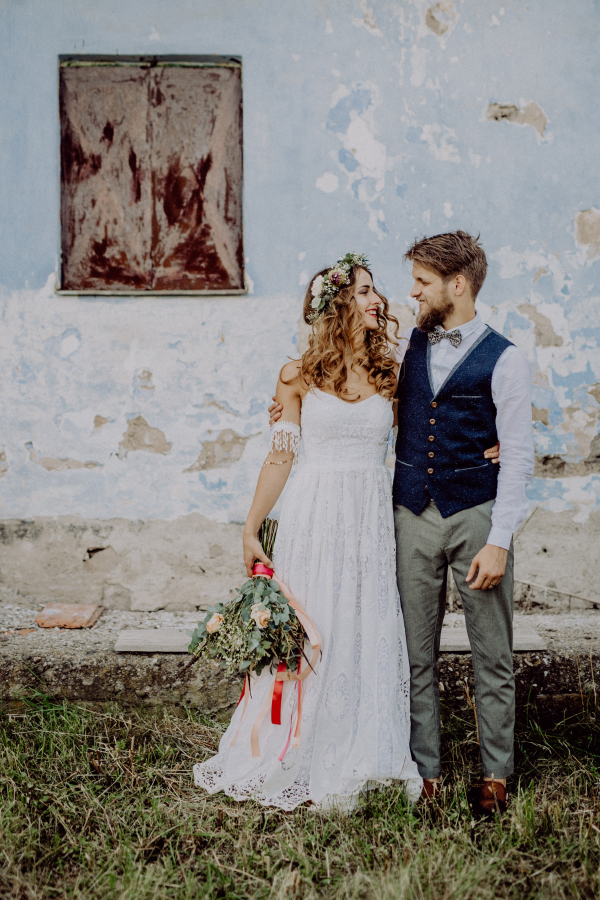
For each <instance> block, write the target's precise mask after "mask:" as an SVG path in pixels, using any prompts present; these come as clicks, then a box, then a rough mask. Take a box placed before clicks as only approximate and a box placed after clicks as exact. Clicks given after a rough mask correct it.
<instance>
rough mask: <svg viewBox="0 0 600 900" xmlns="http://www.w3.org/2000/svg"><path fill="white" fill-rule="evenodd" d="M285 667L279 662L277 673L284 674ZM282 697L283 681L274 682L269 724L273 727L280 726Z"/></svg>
mask: <svg viewBox="0 0 600 900" xmlns="http://www.w3.org/2000/svg"><path fill="white" fill-rule="evenodd" d="M285 670H286V665H285V663H284V662H280V663H279V665H278V666H277V672H285ZM282 696H283V681H277V680H276V681H275V687H274V689H273V700H272V702H271V722H272V723H273V725H281V698H282Z"/></svg>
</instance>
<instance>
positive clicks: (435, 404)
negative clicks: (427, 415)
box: [431, 400, 437, 409]
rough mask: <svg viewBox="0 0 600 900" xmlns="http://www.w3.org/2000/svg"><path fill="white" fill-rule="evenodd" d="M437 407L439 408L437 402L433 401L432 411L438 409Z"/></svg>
mask: <svg viewBox="0 0 600 900" xmlns="http://www.w3.org/2000/svg"><path fill="white" fill-rule="evenodd" d="M436 407H437V403H436V401H435V400H432V402H431V408H432V409H436Z"/></svg>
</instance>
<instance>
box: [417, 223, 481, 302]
mask: <svg viewBox="0 0 600 900" xmlns="http://www.w3.org/2000/svg"><path fill="white" fill-rule="evenodd" d="M404 259H406V260H409V261H410V262H412V263H418V264H419V265H421V266H423V267H424V268H425V269H429V270H430V271H431V272H435V274H436V275H439V276H440V278H443V279H444V280H449V279H450V278H454V277H455V276H456V275H464V277H465V278H466V279H467V281H468V282H469V286H470V288H471V296H472V297H473V300H475V298H476V297H477V294H478V293H479V291H480V290H481V286H482V284H483V282H484V281H485V276H486V274H487V259H486V256H485V251H484V249H483V247H482V246H481V244H480V243H479V235H477V237H472V236H471V235H470V234H467V232H466V231H449V232H447V233H446V234H434V235H433V237H423V238H419V239H418V240H416V241H415V242H414V244H412V245H411V246H410V247H409V248H408V250H407V251H406V253H405V254H404Z"/></svg>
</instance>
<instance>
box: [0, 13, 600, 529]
mask: <svg viewBox="0 0 600 900" xmlns="http://www.w3.org/2000/svg"><path fill="white" fill-rule="evenodd" d="M599 26H600V7H599V6H598V4H597V3H596V2H594V0H580V2H578V3H576V4H567V3H564V2H561V0H529V2H504V5H503V6H500V4H499V3H496V2H491V0H463V2H460V0H454V2H451V0H442V2H440V3H437V4H431V3H421V2H416V0H415V2H391V0H366V2H365V0H363V2H358V0H356V2H355V0H319V2H317V0H313V2H309V0H307V2H305V3H297V2H293V0H283V2H282V0H218V2H217V0H214V2H209V0H193V2H191V0H170V2H169V3H164V2H160V0H120V2H114V0H103V2H102V3H97V2H92V0H77V2H74V0H60V2H57V3H48V2H44V0H5V2H4V3H2V4H0V46H1V51H2V52H1V54H0V57H1V63H0V66H1V70H0V71H1V79H2V82H1V83H2V91H1V92H0V185H1V197H2V204H1V208H0V227H1V231H0V242H1V243H0V246H1V248H2V251H1V253H0V292H1V293H0V300H1V305H0V309H1V315H2V319H1V322H2V327H1V333H0V347H1V350H2V360H3V367H2V371H3V380H2V399H1V401H0V402H1V408H2V420H1V426H0V445H1V447H2V449H3V453H4V458H2V459H0V471H1V472H2V473H3V477H2V479H1V480H0V503H1V505H2V510H3V513H2V514H3V516H5V517H14V516H38V515H59V514H72V513H77V514H80V515H82V516H84V517H100V518H105V517H110V516H125V517H128V518H149V517H157V518H171V517H175V516H180V515H184V514H186V513H188V512H192V511H199V512H202V513H203V514H205V515H207V516H210V517H214V518H218V519H221V520H222V521H228V520H237V521H239V520H242V519H243V517H244V515H245V511H246V509H247V505H248V502H249V498H250V495H251V492H252V490H253V485H254V481H255V478H256V474H257V471H258V466H259V465H260V463H261V461H262V458H263V455H264V450H265V446H266V417H265V410H266V406H267V402H268V397H269V395H270V393H271V391H272V388H273V386H274V383H275V380H276V376H277V372H278V370H279V368H280V366H281V364H282V363H283V362H285V359H286V357H287V356H288V355H290V354H293V353H294V349H295V345H296V340H297V330H298V329H297V323H298V319H299V315H300V306H301V296H302V293H303V285H304V284H305V283H306V281H307V279H308V278H309V276H310V275H311V274H312V272H313V271H315V270H317V269H318V268H320V267H321V266H322V265H324V264H327V263H331V262H333V261H334V260H335V259H336V258H337V257H338V256H340V255H342V254H344V253H345V252H347V251H348V250H351V249H355V250H360V251H364V252H366V253H367V254H368V256H369V258H370V260H371V261H372V265H373V269H374V272H375V275H376V279H377V281H378V283H379V285H380V287H382V288H383V290H384V291H385V292H386V293H387V294H388V296H389V297H390V299H391V300H393V301H394V302H395V303H397V304H407V303H408V300H407V296H408V292H409V289H410V278H409V272H408V271H407V270H406V269H403V268H402V265H401V256H402V253H403V252H404V250H405V248H406V246H407V244H408V243H409V242H410V241H411V240H412V239H413V238H414V236H415V235H417V234H422V233H435V232H438V231H441V230H448V229H454V228H459V227H460V228H464V229H466V230H470V231H476V232H481V236H482V241H483V244H484V246H485V248H486V250H487V252H488V256H489V259H490V264H491V265H490V273H489V276H488V280H487V282H486V284H485V286H484V289H483V291H482V294H481V300H480V310H481V313H482V315H483V317H484V318H485V319H486V320H487V321H488V322H489V323H490V324H491V325H493V326H494V327H496V328H498V329H499V330H501V331H503V332H504V333H505V334H506V335H507V336H509V337H510V338H511V339H512V340H514V341H515V343H517V345H518V346H519V347H521V349H523V350H524V351H525V352H526V353H527V355H528V357H529V359H530V361H531V364H532V368H533V371H534V381H535V395H534V402H535V405H536V407H538V409H539V410H540V412H539V414H537V421H536V423H535V426H534V428H535V435H536V441H537V449H538V453H539V454H540V455H542V456H543V455H548V454H551V455H552V454H560V455H562V456H563V457H564V459H566V460H567V461H568V462H569V463H571V464H575V465H576V464H577V463H578V462H580V461H581V460H583V459H585V458H586V457H588V455H589V454H590V448H591V452H595V451H594V448H593V447H592V441H593V439H594V437H595V436H596V435H597V433H598V431H599V427H600V426H599V416H600V352H599V351H598V340H599V338H600V325H599V324H598V312H599V310H600V279H599V272H600V265H599V262H598V260H599V258H600V256H599V254H600V212H598V210H599V208H600V182H599V180H598V178H597V165H598V151H599V149H600V126H599V123H598V118H597V116H596V115H595V110H596V106H597V88H598V84H599V68H600V59H599V56H598V52H597V47H598V38H599V31H600V28H599ZM70 52H77V53H86V52H89V53H117V52H118V53H121V54H142V53H143V54H148V53H156V54H163V53H164V54H167V53H198V54H201V53H210V54H212V53H215V54H236V55H240V56H241V57H242V60H243V84H244V154H245V157H244V166H245V183H244V219H245V228H244V236H245V248H246V254H247V272H248V276H249V284H250V294H249V295H248V296H247V297H241V298H240V297H235V298H233V297H232V298H207V299H198V298H169V299H164V298H153V299H150V298H146V299H143V298H131V299H128V298H118V299H117V298H77V297H64V296H59V295H56V294H55V293H54V290H53V289H54V283H55V277H56V269H57V254H58V248H59V243H60V234H59V183H58V174H59V164H58V151H59V129H58V103H57V85H58V72H57V57H58V55H59V54H61V53H70ZM490 104H503V105H512V106H514V107H515V114H514V116H513V121H491V120H489V119H488V118H487V116H488V109H489V107H490ZM146 370H147V371H149V372H151V373H152V376H151V380H150V385H148V384H146V386H144V384H143V382H144V378H145V376H144V375H143V373H144V372H145V371H146ZM595 386H596V387H595ZM149 387H151V388H153V389H149ZM140 415H141V416H143V418H144V420H145V421H146V422H147V423H148V425H149V426H151V427H153V428H157V429H160V430H161V431H162V432H163V433H164V436H165V439H166V441H167V442H169V443H171V444H172V447H171V449H170V451H169V452H167V453H165V454H161V453H158V454H157V453H149V452H147V451H142V450H140V451H129V452H127V453H124V452H123V451H122V450H121V452H120V451H119V443H120V442H121V441H122V440H123V434H124V433H125V432H126V430H127V428H128V421H129V420H131V419H134V418H136V417H137V416H140ZM96 416H102V417H103V418H105V419H107V420H108V421H107V422H106V423H105V424H103V425H101V427H94V420H95V417H96ZM228 430H229V431H232V432H233V433H234V434H235V435H239V436H240V437H242V438H249V439H248V441H247V442H246V443H245V445H244V452H243V456H242V458H241V459H240V460H239V461H238V462H235V463H234V464H233V465H231V466H229V467H226V468H222V467H217V468H207V469H205V470H202V471H195V472H194V471H193V472H187V473H185V472H184V469H186V468H189V467H190V466H192V465H193V463H194V461H195V460H196V459H197V458H198V455H199V454H200V452H201V450H202V447H203V445H204V444H205V442H207V441H209V442H210V441H214V440H216V439H217V438H218V436H219V435H220V434H221V433H222V432H223V431H228ZM598 452H599V453H600V448H599V449H598ZM40 460H51V461H52V460H54V461H56V460H63V461H64V460H70V461H71V462H70V463H65V464H64V465H63V466H62V467H61V466H60V465H59V464H58V463H56V462H50V463H46V464H45V465H44V464H43V463H42V464H41V463H40ZM79 463H90V466H89V467H87V468H86V467H85V466H84V467H80V468H73V467H69V466H76V465H78V464H79ZM91 463H96V464H97V465H94V466H92V465H91ZM53 466H54V468H53ZM57 466H58V467H57ZM569 471H570V472H571V473H572V474H570V475H569V477H566V478H562V479H550V478H537V479H535V480H534V483H533V484H532V487H531V498H532V500H534V501H537V502H542V503H543V504H544V505H545V506H547V507H548V508H550V509H563V508H570V507H573V508H574V509H575V510H576V511H577V513H576V514H577V516H578V517H579V518H580V519H581V518H585V516H586V515H587V513H588V512H589V510H590V509H593V508H597V507H598V504H599V498H600V478H599V477H598V476H594V475H587V476H585V475H581V474H578V473H579V471H580V470H579V469H577V468H571V469H570V470H569ZM573 473H574V474H573Z"/></svg>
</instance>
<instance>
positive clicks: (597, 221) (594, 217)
mask: <svg viewBox="0 0 600 900" xmlns="http://www.w3.org/2000/svg"><path fill="white" fill-rule="evenodd" d="M575 240H576V241H577V243H578V244H582V245H583V246H584V247H587V249H588V259H594V257H595V256H598V253H600V210H598V209H595V208H594V207H592V208H591V209H584V210H582V211H581V212H578V213H577V215H576V216H575Z"/></svg>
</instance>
